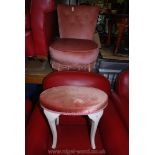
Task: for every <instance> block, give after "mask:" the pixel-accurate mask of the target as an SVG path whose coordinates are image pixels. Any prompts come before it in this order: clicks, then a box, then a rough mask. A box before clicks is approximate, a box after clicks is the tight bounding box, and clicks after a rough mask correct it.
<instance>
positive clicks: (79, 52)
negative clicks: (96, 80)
mask: <svg viewBox="0 0 155 155" xmlns="http://www.w3.org/2000/svg"><path fill="white" fill-rule="evenodd" d="M98 52H99V50H98V45H97V44H96V43H95V42H94V41H92V40H85V39H70V38H63V39H58V40H57V41H55V42H54V43H52V44H51V46H50V55H51V57H52V59H54V60H55V61H57V62H61V63H63V64H90V63H92V62H94V61H95V60H96V58H97V56H98Z"/></svg>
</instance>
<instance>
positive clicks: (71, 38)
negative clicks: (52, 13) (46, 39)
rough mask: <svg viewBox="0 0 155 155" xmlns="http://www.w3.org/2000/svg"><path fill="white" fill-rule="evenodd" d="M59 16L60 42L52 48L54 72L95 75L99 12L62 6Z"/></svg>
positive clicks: (95, 8)
mask: <svg viewBox="0 0 155 155" xmlns="http://www.w3.org/2000/svg"><path fill="white" fill-rule="evenodd" d="M57 12H58V24H59V33H60V39H58V40H56V41H55V42H54V43H52V44H51V46H50V47H49V51H50V56H51V65H52V68H53V69H55V70H58V71H60V70H86V71H91V69H93V67H94V65H95V62H96V59H97V56H98V52H99V49H98V45H97V44H96V43H95V42H94V41H93V35H94V32H95V27H96V20H97V16H98V13H99V8H98V7H95V6H85V5H81V6H68V5H62V4H60V5H58V7H57Z"/></svg>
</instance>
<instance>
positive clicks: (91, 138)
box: [88, 111, 103, 149]
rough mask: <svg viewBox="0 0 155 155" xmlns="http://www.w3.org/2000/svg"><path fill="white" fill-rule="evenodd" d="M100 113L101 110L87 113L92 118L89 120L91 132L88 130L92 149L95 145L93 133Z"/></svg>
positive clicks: (101, 112)
mask: <svg viewBox="0 0 155 155" xmlns="http://www.w3.org/2000/svg"><path fill="white" fill-rule="evenodd" d="M102 114H103V111H99V112H96V113H92V114H89V115H88V117H89V118H90V119H91V120H92V121H91V132H90V141H91V147H92V149H96V146H95V134H96V129H97V126H98V122H99V120H100V118H101V116H102Z"/></svg>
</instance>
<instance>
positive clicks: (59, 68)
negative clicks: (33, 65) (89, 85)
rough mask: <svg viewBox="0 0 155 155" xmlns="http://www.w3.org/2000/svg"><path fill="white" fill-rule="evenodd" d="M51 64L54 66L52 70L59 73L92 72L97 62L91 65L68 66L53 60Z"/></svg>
mask: <svg viewBox="0 0 155 155" xmlns="http://www.w3.org/2000/svg"><path fill="white" fill-rule="evenodd" d="M50 64H51V65H52V68H53V69H55V70H57V71H76V70H79V71H80V70H82V71H89V72H90V71H91V70H92V69H93V68H94V67H95V64H96V62H92V63H90V64H86V65H85V64H66V63H64V64H63V63H60V62H58V61H55V60H52V61H50Z"/></svg>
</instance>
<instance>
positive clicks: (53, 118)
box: [44, 109, 60, 149]
mask: <svg viewBox="0 0 155 155" xmlns="http://www.w3.org/2000/svg"><path fill="white" fill-rule="evenodd" d="M44 113H45V116H46V117H47V120H48V123H49V125H50V129H51V131H52V135H53V144H52V148H53V149H55V148H56V144H57V130H56V122H57V123H58V119H59V115H60V114H57V113H53V112H50V111H47V110H45V109H44Z"/></svg>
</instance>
